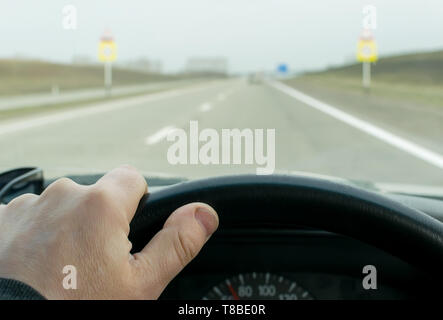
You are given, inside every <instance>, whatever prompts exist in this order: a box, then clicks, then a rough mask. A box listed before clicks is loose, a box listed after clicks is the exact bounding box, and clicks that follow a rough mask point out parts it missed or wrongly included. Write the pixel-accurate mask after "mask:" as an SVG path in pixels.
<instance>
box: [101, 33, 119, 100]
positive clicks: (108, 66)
mask: <svg viewBox="0 0 443 320" xmlns="http://www.w3.org/2000/svg"><path fill="white" fill-rule="evenodd" d="M98 59H99V60H100V61H101V62H103V63H104V71H105V73H104V80H105V81H104V85H105V92H106V95H107V96H111V90H112V62H113V61H115V60H116V59H117V46H116V44H115V42H114V39H113V38H112V36H111V35H110V33H109V32H105V33H104V34H103V36H102V37H101V39H100V43H99V46H98Z"/></svg>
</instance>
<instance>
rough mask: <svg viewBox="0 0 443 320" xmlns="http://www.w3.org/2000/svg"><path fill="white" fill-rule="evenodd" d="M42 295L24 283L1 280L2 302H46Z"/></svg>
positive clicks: (0, 292) (0, 298) (0, 294)
mask: <svg viewBox="0 0 443 320" xmlns="http://www.w3.org/2000/svg"><path fill="white" fill-rule="evenodd" d="M44 299H45V297H43V296H42V295H41V294H40V293H38V292H37V291H36V290H34V289H33V288H31V287H30V286H28V285H27V284H24V283H23V282H20V281H17V280H12V279H4V278H0V300H44Z"/></svg>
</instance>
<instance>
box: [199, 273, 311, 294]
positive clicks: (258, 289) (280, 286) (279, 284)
mask: <svg viewBox="0 0 443 320" xmlns="http://www.w3.org/2000/svg"><path fill="white" fill-rule="evenodd" d="M203 299H204V300H254V299H261V300H263V299H265V300H311V299H313V298H312V296H311V294H310V293H309V292H308V291H306V290H305V289H304V288H302V287H301V286H299V285H298V284H297V283H296V282H295V281H291V280H289V279H287V278H285V277H283V276H280V275H277V274H272V273H269V272H267V273H258V272H252V273H245V274H238V275H236V276H234V277H231V278H229V279H226V280H225V281H223V282H221V283H219V284H218V285H216V286H214V287H213V288H212V289H211V290H210V291H209V292H208V293H207V294H206V295H205V296H204V297H203Z"/></svg>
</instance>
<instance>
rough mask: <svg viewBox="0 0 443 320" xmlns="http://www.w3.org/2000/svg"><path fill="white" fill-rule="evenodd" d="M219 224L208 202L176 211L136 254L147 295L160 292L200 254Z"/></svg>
mask: <svg viewBox="0 0 443 320" xmlns="http://www.w3.org/2000/svg"><path fill="white" fill-rule="evenodd" d="M217 227H218V216H217V213H216V212H215V210H214V209H212V208H211V207H210V206H208V205H207V204H204V203H191V204H187V205H185V206H183V207H181V208H178V209H177V210H176V211H174V213H173V214H172V215H171V216H170V217H169V218H168V220H167V221H166V223H165V225H164V227H163V229H162V230H160V231H159V232H158V233H157V234H156V235H155V236H154V238H152V240H151V241H150V242H149V243H148V244H147V245H146V246H145V247H144V249H143V250H142V251H141V252H139V253H136V254H135V255H134V260H133V261H134V263H135V264H136V265H135V267H136V268H137V269H138V270H137V271H138V276H139V277H138V278H139V279H138V281H139V283H140V284H141V285H142V286H143V288H142V290H144V289H145V288H146V291H145V293H146V296H147V297H150V296H152V294H153V293H155V294H157V295H160V294H161V292H162V291H163V289H164V288H165V287H166V285H167V284H168V283H169V282H170V281H171V280H172V279H173V278H174V277H175V276H176V275H177V274H178V273H179V272H180V271H181V270H182V269H183V268H184V267H185V266H186V265H187V264H188V263H189V262H190V261H191V260H192V259H193V258H194V257H195V256H196V255H197V254H198V252H199V251H200V249H201V248H202V247H203V245H204V244H205V243H206V241H207V240H208V239H209V237H210V236H211V235H212V234H213V233H214V232H215V230H216V229H217ZM153 277H154V278H153ZM153 279H154V280H153ZM153 287H154V290H155V292H153V291H152V288H153Z"/></svg>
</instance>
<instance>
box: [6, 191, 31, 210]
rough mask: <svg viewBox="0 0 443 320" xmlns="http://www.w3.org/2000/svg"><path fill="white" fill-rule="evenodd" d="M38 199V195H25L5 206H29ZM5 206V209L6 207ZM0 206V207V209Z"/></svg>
mask: <svg viewBox="0 0 443 320" xmlns="http://www.w3.org/2000/svg"><path fill="white" fill-rule="evenodd" d="M37 199H38V195H36V194H33V193H25V194H22V195H21V196H18V197H16V198H14V199H12V200H11V201H10V202H9V203H8V204H7V205H6V206H7V207H9V208H17V207H19V206H23V205H31V204H33V203H34V202H35V201H36V200H37ZM6 206H5V207H6ZM1 207H2V206H1V205H0V208H1Z"/></svg>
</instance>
